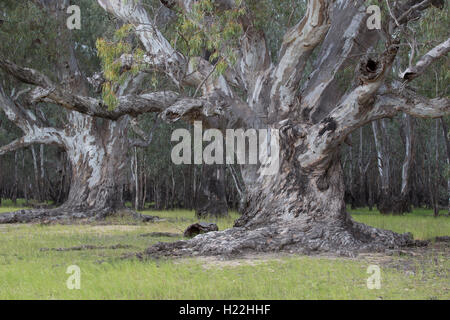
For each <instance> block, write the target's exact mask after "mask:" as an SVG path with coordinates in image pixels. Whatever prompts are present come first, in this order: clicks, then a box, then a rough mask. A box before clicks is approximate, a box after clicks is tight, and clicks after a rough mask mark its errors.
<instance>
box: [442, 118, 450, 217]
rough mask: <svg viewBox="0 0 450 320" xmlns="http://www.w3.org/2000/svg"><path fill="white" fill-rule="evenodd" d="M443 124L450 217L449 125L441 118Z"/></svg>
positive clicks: (449, 212)
mask: <svg viewBox="0 0 450 320" xmlns="http://www.w3.org/2000/svg"><path fill="white" fill-rule="evenodd" d="M441 124H442V135H443V139H444V146H445V151H446V155H447V159H446V161H447V172H446V174H447V197H448V214H449V215H450V141H449V136H448V128H447V123H446V122H445V120H444V118H441Z"/></svg>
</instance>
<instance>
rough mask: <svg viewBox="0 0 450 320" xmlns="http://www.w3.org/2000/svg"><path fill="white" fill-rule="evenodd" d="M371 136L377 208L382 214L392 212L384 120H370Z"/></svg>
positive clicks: (389, 170)
mask: <svg viewBox="0 0 450 320" xmlns="http://www.w3.org/2000/svg"><path fill="white" fill-rule="evenodd" d="M372 130H373V136H374V139H375V147H376V151H377V163H378V173H379V177H380V186H381V188H380V189H381V190H380V196H379V199H378V210H379V211H380V213H382V214H387V213H391V212H392V207H393V202H392V200H393V199H392V185H391V167H390V164H391V160H390V153H389V149H390V148H389V141H388V136H387V134H388V133H387V130H386V120H385V119H382V120H378V121H373V122H372Z"/></svg>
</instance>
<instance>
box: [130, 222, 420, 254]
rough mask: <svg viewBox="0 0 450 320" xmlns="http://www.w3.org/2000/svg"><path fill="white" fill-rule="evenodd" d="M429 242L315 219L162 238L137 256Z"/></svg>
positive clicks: (372, 248) (347, 249)
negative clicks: (165, 240) (186, 237)
mask: <svg viewBox="0 0 450 320" xmlns="http://www.w3.org/2000/svg"><path fill="white" fill-rule="evenodd" d="M427 244H428V242H427V241H415V240H413V238H412V235H411V234H410V233H406V234H397V233H395V232H392V231H388V230H382V229H377V228H373V227H369V226H367V225H364V224H362V223H358V222H354V221H348V222H346V223H345V225H344V224H343V225H341V226H336V225H330V224H326V223H315V224H314V225H308V226H307V227H303V228H301V227H299V226H298V225H280V224H273V225H271V226H267V227H261V228H257V229H253V230H249V229H247V228H243V227H234V228H231V229H228V230H225V231H220V232H210V233H206V234H202V235H198V236H197V237H195V238H193V239H191V240H187V241H176V242H172V243H161V242H160V243H157V244H155V245H153V246H151V247H149V248H148V249H146V250H145V251H144V252H142V253H140V254H138V257H140V258H145V257H160V256H175V257H177V256H213V255H222V256H228V257H233V256H240V255H242V254H247V253H257V252H266V253H267V252H290V253H301V254H314V253H320V252H332V253H335V254H337V255H342V256H355V254H356V253H358V252H383V251H385V250H386V249H397V248H401V247H414V246H425V245H427Z"/></svg>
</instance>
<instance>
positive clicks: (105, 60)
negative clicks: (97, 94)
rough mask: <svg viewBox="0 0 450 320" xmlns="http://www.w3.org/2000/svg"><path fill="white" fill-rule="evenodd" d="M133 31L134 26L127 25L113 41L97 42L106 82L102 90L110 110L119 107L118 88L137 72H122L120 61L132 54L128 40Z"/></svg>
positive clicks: (101, 39)
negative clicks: (132, 73) (130, 74)
mask: <svg viewBox="0 0 450 320" xmlns="http://www.w3.org/2000/svg"><path fill="white" fill-rule="evenodd" d="M132 30H133V26H132V25H130V24H125V25H123V26H122V27H121V28H119V29H118V30H116V32H115V33H114V37H113V39H112V40H110V41H109V40H105V39H103V38H99V39H97V42H96V47H97V52H98V56H99V57H100V59H101V62H102V67H103V75H104V77H105V80H106V81H105V83H104V84H103V88H102V97H103V101H104V102H105V104H106V105H107V106H108V109H109V110H113V109H115V108H116V106H117V103H118V100H117V97H116V95H115V91H116V89H117V87H118V86H119V85H121V84H123V83H124V82H125V80H126V79H127V77H128V76H129V71H130V72H135V69H132V70H129V71H125V72H122V70H121V69H122V62H121V61H120V59H119V58H120V57H121V56H122V55H123V54H131V52H132V46H131V44H130V43H129V41H127V39H126V38H127V37H128V36H129V35H130V33H131V31H132ZM138 55H139V56H140V55H141V53H140V52H139V53H138Z"/></svg>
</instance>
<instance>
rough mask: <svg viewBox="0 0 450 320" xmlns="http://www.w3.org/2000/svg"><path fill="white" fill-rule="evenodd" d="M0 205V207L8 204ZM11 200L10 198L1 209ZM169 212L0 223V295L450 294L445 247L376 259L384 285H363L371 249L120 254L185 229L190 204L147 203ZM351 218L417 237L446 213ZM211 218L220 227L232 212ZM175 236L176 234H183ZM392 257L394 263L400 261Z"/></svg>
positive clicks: (442, 221)
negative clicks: (227, 255)
mask: <svg viewBox="0 0 450 320" xmlns="http://www.w3.org/2000/svg"><path fill="white" fill-rule="evenodd" d="M3 209H4V208H0V212H2V211H3V212H4V211H6V210H3ZM9 210H11V208H8V210H7V211H9ZM144 213H146V214H153V215H158V216H160V217H163V218H167V221H164V222H159V223H155V224H145V225H108V226H88V225H69V226H62V225H45V226H42V225H3V226H1V225H0V299H377V298H380V297H381V298H383V299H449V298H450V285H449V277H450V275H449V270H450V262H449V260H448V257H446V256H443V255H442V254H440V253H435V254H434V256H433V259H428V260H423V259H422V260H420V259H415V258H411V257H408V258H405V257H390V258H391V259H393V261H394V262H396V263H397V264H398V265H399V266H402V265H403V261H404V259H408V261H407V262H408V264H407V265H408V266H409V267H408V268H409V269H411V270H414V275H409V274H406V273H405V270H403V268H401V267H391V266H388V265H384V264H381V265H380V266H381V269H382V274H381V276H382V287H381V289H380V290H369V289H367V287H366V280H367V278H368V276H369V275H368V274H367V273H366V270H367V267H368V265H369V264H377V263H379V262H377V261H378V260H377V259H376V258H375V257H370V258H367V259H366V260H364V259H345V258H339V259H336V258H327V257H306V256H280V257H272V256H270V257H266V258H264V259H260V260H250V261H248V260H245V261H244V260H238V261H231V262H229V261H225V262H222V261H218V260H210V259H183V260H156V261H155V260H147V261H140V260H137V259H122V258H121V257H122V256H123V255H124V254H126V253H130V252H138V251H141V250H143V249H145V248H146V247H148V246H150V245H151V244H153V243H155V242H157V241H174V240H176V239H173V238H164V237H163V238H152V237H141V236H140V235H141V234H144V233H149V232H156V231H163V232H173V233H181V231H182V230H183V229H184V228H185V227H186V226H187V225H189V224H190V223H192V222H194V221H196V219H194V213H193V212H191V211H187V210H177V211H165V212H151V211H146V212H144ZM353 215H354V217H355V219H357V220H358V221H362V222H365V223H368V224H371V225H374V226H377V227H384V228H388V229H393V230H395V231H398V232H406V231H409V232H412V233H413V234H414V235H415V237H416V238H431V237H434V236H436V235H445V234H447V235H448V234H450V232H449V231H450V224H449V223H450V219H449V218H447V217H442V218H437V219H435V218H433V217H431V216H430V215H414V214H410V215H406V216H403V217H392V216H381V215H377V214H372V213H365V212H363V213H353ZM236 217H237V214H236V213H232V217H231V218H229V219H220V220H219V221H217V223H218V225H219V227H220V229H221V230H223V229H224V228H227V227H230V226H231V225H232V223H233V219H234V218H236ZM180 239H181V237H180ZM118 243H120V244H127V245H131V246H133V247H132V248H128V249H118V250H112V249H99V250H84V251H63V252H61V251H41V250H39V249H40V248H57V247H72V246H79V245H82V244H91V245H102V246H109V245H114V244H118ZM397 264H396V265H397ZM70 265H78V266H79V267H80V268H81V290H69V289H67V287H66V280H67V278H68V276H69V275H68V274H66V269H67V267H68V266H70Z"/></svg>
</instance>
